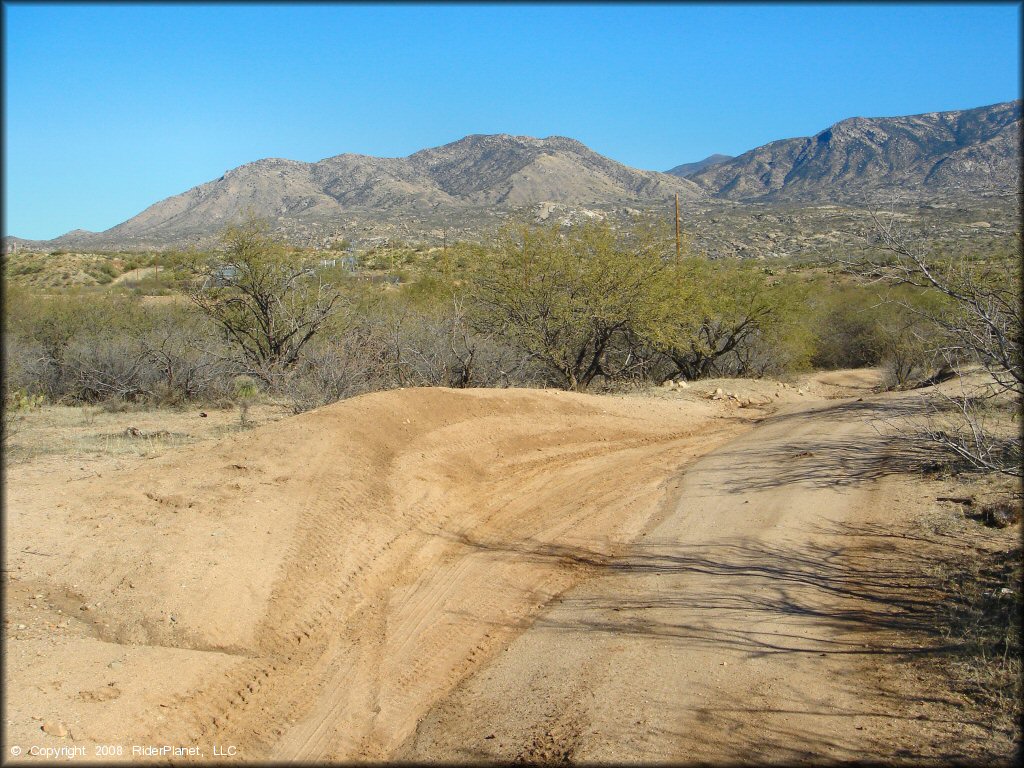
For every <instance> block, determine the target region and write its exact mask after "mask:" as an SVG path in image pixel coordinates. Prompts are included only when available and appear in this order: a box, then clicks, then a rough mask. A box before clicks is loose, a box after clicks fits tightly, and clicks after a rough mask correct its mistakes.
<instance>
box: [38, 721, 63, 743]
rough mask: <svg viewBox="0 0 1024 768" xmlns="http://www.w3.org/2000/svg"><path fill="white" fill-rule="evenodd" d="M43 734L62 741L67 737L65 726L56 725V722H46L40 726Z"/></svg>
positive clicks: (61, 724)
mask: <svg viewBox="0 0 1024 768" xmlns="http://www.w3.org/2000/svg"><path fill="white" fill-rule="evenodd" d="M42 731H43V733H48V734H50V735H51V736H56V737H57V738H58V739H63V738H64V737H65V736H67V735H68V729H67V726H65V725H64V723H58V722H57V721H56V720H47V721H46V722H45V723H43V725H42Z"/></svg>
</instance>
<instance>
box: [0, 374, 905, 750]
mask: <svg viewBox="0 0 1024 768" xmlns="http://www.w3.org/2000/svg"><path fill="white" fill-rule="evenodd" d="M872 381H873V374H871V373H870V372H863V371H862V372H837V373H834V374H828V375H826V376H824V377H818V378H809V379H808V380H807V381H804V382H800V383H798V386H789V387H786V386H784V385H776V384H774V383H770V382H749V383H748V384H747V385H746V386H747V390H749V392H750V394H751V395H752V396H756V397H755V399H756V400H757V402H760V403H768V402H771V403H772V406H771V408H773V409H775V411H776V412H775V413H773V414H772V415H768V412H767V411H766V410H760V411H759V410H757V409H756V408H740V407H738V404H737V402H736V401H735V400H728V399H725V400H715V401H711V400H707V399H705V398H706V397H707V396H708V395H709V394H710V392H711V391H713V390H710V391H709V392H706V393H705V392H702V390H701V387H703V388H704V389H707V388H708V387H717V386H718V384H717V383H716V382H702V383H700V384H701V386H700V387H698V386H694V387H693V390H692V391H690V392H689V393H687V394H685V395H680V394H679V393H665V392H658V393H655V394H654V395H649V396H642V397H640V396H630V397H595V396H586V395H574V394H568V393H562V392H551V391H530V390H468V391H466V390H443V389H426V390H406V391H397V392H387V393H377V394H374V395H368V396H364V397H360V398H356V399H353V400H350V401H346V402H343V403H338V404H336V405H334V406H330V407H328V408H324V409H321V410H319V411H316V412H312V413H308V414H304V415H302V416H299V417H295V418H291V419H285V420H283V421H281V422H277V423H273V424H268V425H266V426H263V427H260V428H258V429H255V430H252V431H251V432H248V433H244V434H238V435H234V436H231V437H229V438H225V439H222V440H217V441H210V442H207V443H201V444H198V445H193V446H188V447H185V448H180V449H177V450H173V451H171V452H169V453H167V454H166V455H164V456H162V457H159V458H156V459H152V460H144V461H140V462H138V463H137V465H136V466H133V467H129V468H127V469H124V470H121V471H115V472H109V473H107V476H105V477H84V478H76V479H74V480H71V481H67V482H63V483H60V484H56V485H47V484H46V483H45V482H42V481H41V479H40V475H39V470H38V469H33V468H32V467H31V466H30V465H26V466H25V467H23V468H21V469H16V471H13V472H12V473H10V474H9V477H8V487H7V488H6V489H5V490H6V492H7V493H8V499H7V500H8V506H7V531H6V533H7V536H6V538H5V556H6V567H7V574H6V578H7V582H6V586H7V591H6V595H5V599H6V607H7V608H8V615H9V616H10V617H11V618H9V619H8V625H7V626H8V634H7V638H6V644H5V651H6V652H7V665H6V668H5V674H6V679H5V686H6V689H7V690H8V691H10V692H14V693H13V695H12V696H11V697H9V699H8V702H7V712H6V716H7V726H8V727H7V729H6V742H5V744H4V745H3V746H4V749H5V753H6V751H7V750H8V747H9V745H12V744H16V745H26V746H27V745H31V744H37V745H39V744H42V745H46V746H54V745H57V746H60V745H68V744H73V745H75V746H84V747H85V748H86V750H87V751H86V757H95V756H96V754H95V751H94V750H95V748H96V746H97V745H102V744H120V745H125V746H126V747H127V746H130V745H164V744H168V745H178V746H183V747H196V748H197V749H198V750H199V751H198V754H194V755H192V756H188V755H180V756H174V755H172V756H171V757H172V758H175V757H176V759H177V760H179V761H185V760H188V759H191V758H199V759H202V760H204V761H209V760H210V759H212V758H214V757H215V756H214V754H213V748H214V746H217V747H218V748H219V750H220V752H221V753H224V752H225V751H228V750H233V752H230V753H229V754H228V755H226V756H225V757H224V759H225V760H229V761H238V760H243V761H247V762H250V761H262V760H273V761H312V762H323V761H330V760H336V761H353V760H399V759H400V760H412V761H431V760H443V761H459V760H469V761H478V760H481V759H484V760H486V759H494V760H500V761H507V760H526V761H561V760H567V759H568V760H576V761H612V762H616V761H640V762H658V761H668V762H673V763H679V762H693V761H707V762H723V761H724V762H727V763H734V762H737V761H743V760H754V761H757V762H763V761H778V762H792V761H794V760H811V761H815V762H817V761H821V760H828V759H858V758H863V757H864V756H865V755H870V756H872V757H874V758H881V759H885V758H888V757H899V756H901V755H906V754H908V753H906V752H900V751H899V750H900V749H903V748H904V747H898V745H901V744H902V745H906V744H907V743H909V742H908V738H909V737H908V736H907V734H908V728H909V729H912V728H913V727H915V725H914V724H915V723H916V722H917V721H916V719H915V718H917V717H918V716H919V715H918V713H916V712H913V711H906V703H905V700H902V701H901V700H900V699H899V697H896V698H891V699H888V700H887V699H886V698H885V697H884V695H881V694H880V693H879V688H880V686H879V684H878V681H879V680H880V679H881V678H880V677H879V675H880V674H882V675H883V676H884V675H885V674H889V675H891V672H884V673H880V672H879V669H881V667H879V662H877V661H876V656H875V654H878V653H881V652H882V651H883V650H884V651H885V653H890V652H908V653H912V652H914V650H915V649H912V648H906V649H900V648H885V649H882V650H880V649H879V648H878V647H877V644H878V642H879V636H878V633H877V631H876V630H878V628H886V627H892V626H897V625H898V623H899V620H900V616H901V615H902V614H901V611H905V610H906V608H907V606H906V603H905V599H904V596H905V590H906V589H907V588H908V587H909V588H914V587H915V585H919V586H921V587H922V588H923V587H924V586H925V585H924V584H923V583H921V577H920V575H919V574H917V573H916V572H915V570H914V566H913V563H912V562H909V563H908V560H907V559H906V558H905V557H903V554H905V553H906V551H907V548H908V544H907V543H906V542H905V541H902V540H900V539H898V538H895V537H894V536H893V535H891V534H890V533H889V532H888V530H889V528H887V524H888V523H889V522H891V520H890V517H891V515H892V511H893V510H895V509H904V508H907V507H909V506H911V505H912V504H913V503H914V502H915V494H917V489H915V487H914V485H913V483H912V482H908V481H907V480H906V479H901V478H900V477H899V473H900V472H901V471H902V470H904V469H905V467H904V466H902V464H901V462H902V461H903V460H902V459H901V458H899V457H898V456H897V455H896V454H892V453H891V450H892V445H891V441H890V440H888V439H887V438H885V437H883V436H882V435H880V434H879V433H878V432H876V431H875V430H874V429H873V428H872V426H871V421H872V420H873V419H874V420H877V419H887V420H888V419H894V418H900V417H901V416H903V415H907V414H910V413H913V412H914V410H915V408H918V407H919V405H920V402H921V396H920V394H918V393H913V392H911V393H905V394H903V395H872V394H870V386H871V383H872ZM729 386H732V387H740V388H742V387H743V386H744V384H743V383H740V382H732V383H730V384H729ZM844 394H845V395H846V397H845V398H843V395H844ZM857 395H860V397H856V396H857ZM901 601H903V602H901ZM22 620H24V623H18V622H21V621H22ZM12 622H13V623H12ZM873 681H874V682H873ZM44 720H45V721H47V722H52V723H60V724H62V725H64V726H65V727H66V729H67V731H68V733H67V735H66V736H65V737H59V736H53V735H47V734H41V733H40V724H41V722H42V721H44ZM911 741H912V739H911ZM101 757H103V759H104V760H105V761H107V760H109V759H111V758H117V757H120V758H121V759H124V760H133V761H138V760H139V759H142V758H145V757H151V755H139V754H136V753H131V752H128V751H125V752H124V753H122V754H121V755H116V754H115V755H109V754H108V755H105V756H101ZM164 759H166V756H165V758H164Z"/></svg>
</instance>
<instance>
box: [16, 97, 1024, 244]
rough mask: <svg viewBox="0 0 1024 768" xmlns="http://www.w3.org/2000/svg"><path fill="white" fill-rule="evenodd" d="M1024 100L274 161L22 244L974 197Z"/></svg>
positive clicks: (1013, 141)
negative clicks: (636, 153)
mask: <svg viewBox="0 0 1024 768" xmlns="http://www.w3.org/2000/svg"><path fill="white" fill-rule="evenodd" d="M1020 141H1021V100H1019V99H1018V100H1015V101H1010V102H1001V103H999V104H994V105H989V106H985V107H976V108H974V109H969V110H953V111H946V112H925V113H921V114H918V115H909V116H902V117H883V118H865V117H851V118H846V119H844V120H840V121H838V122H836V123H833V124H832V125H831V126H829V127H828V128H826V129H824V130H822V131H819V132H818V133H817V134H815V135H814V136H809V137H797V138H791V139H779V140H776V141H772V142H769V143H767V144H764V145H762V146H760V147H755V148H754V149H751V150H749V151H747V152H745V153H743V154H741V155H738V156H736V157H732V158H729V157H728V156H725V155H711V156H710V157H708V158H705V159H704V160H701V161H698V162H696V163H684V164H682V165H679V166H676V167H675V168H673V169H671V170H670V171H668V172H665V173H662V172H658V171H644V170H639V169H636V168H631V167H629V166H626V165H624V164H622V163H619V162H618V161H616V160H613V159H611V158H608V157H605V156H603V155H601V154H599V153H597V152H595V151H594V150H592V149H590V148H589V147H587V146H586V145H585V144H583V143H582V142H580V141H578V140H577V139H573V138H570V137H566V136H557V135H553V136H548V137H546V138H543V139H539V138H534V137H530V136H518V135H513V134H504V133H502V134H470V135H467V136H464V137H463V138H461V139H458V140H456V141H452V142H449V143H447V144H443V145H441V146H437V147H429V148H425V149H421V150H419V151H417V152H413V153H411V154H409V155H406V156H405V157H374V156H371V155H361V154H354V153H342V154H338V155H333V156H331V157H326V158H323V159H321V160H318V161H316V162H312V163H308V162H303V161H299V160H289V159H287V158H261V159H259V160H254V161H252V162H249V163H244V164H242V165H240V166H238V167H236V168H232V169H230V170H228V171H225V172H224V173H223V174H222V175H221V176H219V177H218V178H216V179H213V180H211V181H208V182H205V183H203V184H199V185H197V186H195V187H192V188H191V189H188V190H186V191H184V192H182V193H180V194H177V195H173V196H171V197H168V198H166V199H164V200H160V201H158V202H156V203H154V204H152V205H150V206H148V207H147V208H145V209H144V210H142V211H141V212H140V213H138V214H136V215H135V216H133V217H131V218H129V219H127V220H126V221H124V222H121V223H120V224H118V225H116V226H114V227H111V228H110V229H107V230H105V231H103V232H98V233H92V232H87V231H85V230H80V229H79V230H73V231H71V232H68V233H66V234H64V235H61V236H60V237H57V238H54V239H53V240H48V241H32V240H25V239H22V238H16V237H11V236H8V237H6V238H5V243H6V244H7V245H8V246H10V245H11V244H14V245H16V246H17V247H22V248H31V247H39V248H47V247H48V248H54V247H59V248H62V249H67V248H98V249H110V248H114V249H127V250H133V249H145V248H162V247H202V246H206V245H210V244H212V243H213V242H215V241H216V238H217V235H218V233H219V232H220V231H222V230H223V229H224V228H225V227H226V226H227V225H228V224H230V223H233V222H235V221H238V220H239V219H240V218H241V217H243V216H245V215H247V214H249V213H253V214H255V215H257V216H260V217H263V218H266V219H268V220H269V221H270V222H271V224H272V225H273V226H274V228H275V230H276V231H277V232H279V233H280V234H283V235H284V236H285V237H287V238H288V239H290V240H292V241H293V242H296V243H302V244H312V245H316V244H318V243H319V244H323V243H329V242H332V241H335V240H337V239H338V237H340V235H341V234H344V236H345V237H347V238H350V239H352V240H354V241H360V240H363V241H371V240H380V239H381V237H380V235H381V234H382V233H386V234H387V236H388V237H391V236H395V235H396V234H397V235H399V236H401V237H406V238H411V239H415V238H426V237H429V238H433V239H438V240H439V239H441V237H443V236H444V232H445V231H451V232H452V233H453V234H454V235H455V236H456V237H459V236H462V237H473V236H478V235H479V234H480V233H482V232H484V231H486V230H487V229H489V228H493V226H494V225H495V224H496V223H497V222H498V221H499V220H500V219H501V218H502V217H507V216H509V215H512V214H513V213H516V212H520V213H521V212H523V211H527V212H529V211H530V210H531V209H532V208H539V209H540V210H541V213H540V214H539V215H540V216H541V220H544V219H546V216H547V215H549V213H550V211H551V210H554V207H558V208H559V209H560V210H561V209H566V210H565V211H563V213H564V214H565V215H564V217H563V218H564V219H565V220H567V221H568V220H570V219H571V218H572V216H573V211H574V210H575V211H578V212H580V215H584V216H592V215H593V214H594V213H595V212H594V211H591V210H588V209H589V208H592V207H603V208H604V209H609V210H611V209H614V210H617V211H619V212H620V213H624V212H629V211H634V210H635V208H644V207H653V206H658V205H661V204H662V203H665V202H667V201H669V200H671V199H672V198H673V197H674V196H675V195H676V194H678V195H679V196H680V198H681V199H682V200H684V201H687V202H691V203H700V204H705V203H706V204H712V203H713V202H714V201H715V200H721V201H722V202H731V203H735V204H741V205H742V204H748V203H758V204H773V203H799V204H809V203H816V204H821V203H841V204H853V205H864V204H874V203H878V202H885V201H889V200H891V199H892V198H893V196H895V195H899V196H901V197H902V198H903V199H904V201H907V200H911V201H918V202H922V203H924V202H928V201H935V200H943V199H945V200H953V201H954V202H956V201H958V200H963V199H967V198H975V199H977V198H984V197H986V196H992V195H997V196H998V195H1007V194H1010V193H1012V192H1013V191H1015V190H1016V189H1017V188H1018V187H1019V184H1020V158H1021V149H1020Z"/></svg>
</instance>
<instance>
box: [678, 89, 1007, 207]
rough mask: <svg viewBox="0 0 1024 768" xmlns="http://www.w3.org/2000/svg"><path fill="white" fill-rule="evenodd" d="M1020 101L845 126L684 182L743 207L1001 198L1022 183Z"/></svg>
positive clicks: (774, 145)
mask: <svg viewBox="0 0 1024 768" xmlns="http://www.w3.org/2000/svg"><path fill="white" fill-rule="evenodd" d="M1020 137H1021V101H1020V100H1019V99H1018V100H1016V101H1009V102H1001V103H999V104H993V105H989V106H985V107H976V108H974V109H969V110H953V111H947V112H924V113H921V114H917V115H907V116H902V117H878V118H866V117H851V118H846V119H844V120H840V121H839V122H837V123H833V124H832V125H831V126H829V127H828V128H826V129H824V130H822V131H819V132H818V133H816V134H815V135H814V136H805V137H797V138H792V139H779V140H776V141H772V142H769V143H767V144H764V145H762V146H760V147H755V148H754V149H751V150H749V151H747V152H744V153H743V154H741V155H739V156H737V157H735V158H733V159H732V160H728V161H725V162H723V163H719V164H716V165H713V166H711V167H708V168H705V169H702V170H700V171H697V172H696V173H693V174H692V175H690V176H689V177H688V178H689V179H690V180H691V181H693V182H695V183H696V184H699V185H700V186H702V187H703V188H704V189H705V190H706V191H707V192H708V194H710V195H713V196H715V197H719V198H725V199H729V200H736V201H742V202H754V201H757V202H782V201H785V202H810V201H814V202H845V203H850V202H860V203H864V202H875V201H879V200H881V199H884V198H885V197H886V196H890V197H891V195H892V194H895V193H899V194H901V195H903V196H904V197H906V198H912V199H927V198H936V197H948V196H952V195H956V194H965V193H966V194H970V195H974V196H977V195H985V194H987V193H988V194H993V193H994V194H998V193H1003V192H1006V191H1010V190H1012V189H1014V188H1015V187H1016V186H1017V185H1019V183H1020Z"/></svg>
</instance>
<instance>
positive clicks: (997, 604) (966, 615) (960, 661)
mask: <svg viewBox="0 0 1024 768" xmlns="http://www.w3.org/2000/svg"><path fill="white" fill-rule="evenodd" d="M951 488H953V489H954V492H955V493H958V494H960V495H961V496H962V497H964V498H970V497H972V496H974V497H976V498H977V497H981V498H985V497H989V498H991V497H994V496H995V495H997V494H999V493H1003V494H1005V493H1006V488H1005V483H1004V482H1002V481H999V480H998V479H993V478H988V479H986V480H982V481H978V480H975V481H974V482H973V483H970V484H968V483H963V482H960V483H955V484H951ZM951 495H952V494H951ZM957 506H958V505H956V504H952V505H951V504H945V505H943V507H940V508H935V509H933V510H932V511H931V512H930V513H928V515H926V516H925V517H924V518H923V519H922V520H920V521H919V524H920V528H921V529H922V530H923V531H924V532H925V533H926V534H927V535H928V538H929V539H931V540H933V541H936V542H946V544H944V545H941V546H938V547H937V548H936V550H935V553H934V555H933V556H932V557H929V558H927V559H925V560H924V561H923V563H924V565H923V567H924V569H925V571H926V574H927V576H928V577H929V581H930V582H931V583H933V584H934V585H935V590H936V594H935V595H934V597H935V600H934V606H935V609H934V612H933V615H932V620H933V622H934V624H935V627H934V634H935V635H937V636H939V637H941V638H942V639H943V641H944V644H945V647H946V649H947V650H946V652H945V653H942V654H938V655H932V656H926V657H922V659H921V660H920V662H919V663H920V664H921V665H922V667H923V671H924V672H925V674H926V675H927V676H928V677H929V678H931V680H932V687H933V688H934V689H935V690H937V691H945V692H948V693H949V694H952V695H953V696H955V697H956V698H957V699H958V700H959V701H960V702H962V705H963V706H962V709H961V711H960V712H959V716H960V717H961V718H962V719H963V721H965V722H966V721H974V722H984V723H987V724H988V730H989V736H990V740H989V742H988V743H986V745H985V747H986V748H987V750H990V753H989V754H988V755H987V757H988V758H991V759H993V760H999V761H1003V760H1005V759H1006V757H1007V755H1008V754H1010V753H1012V751H1013V750H1014V749H1015V747H1016V745H1017V744H1019V742H1020V738H1021V726H1020V723H1021V717H1022V715H1024V709H1022V705H1021V697H1022V693H1024V691H1022V689H1021V671H1022V666H1021V605H1022V601H1021V589H1022V586H1024V585H1022V581H1021V577H1022V568H1021V540H1020V524H1019V523H1018V524H1017V525H1013V526H1010V527H1008V528H1005V529H1002V530H999V529H993V528H987V527H985V526H984V525H982V524H981V523H980V522H979V521H977V520H975V519H972V517H973V516H975V515H974V513H972V511H971V510H972V508H973V507H974V505H971V506H967V505H963V506H961V507H960V508H959V509H958V508H957Z"/></svg>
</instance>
